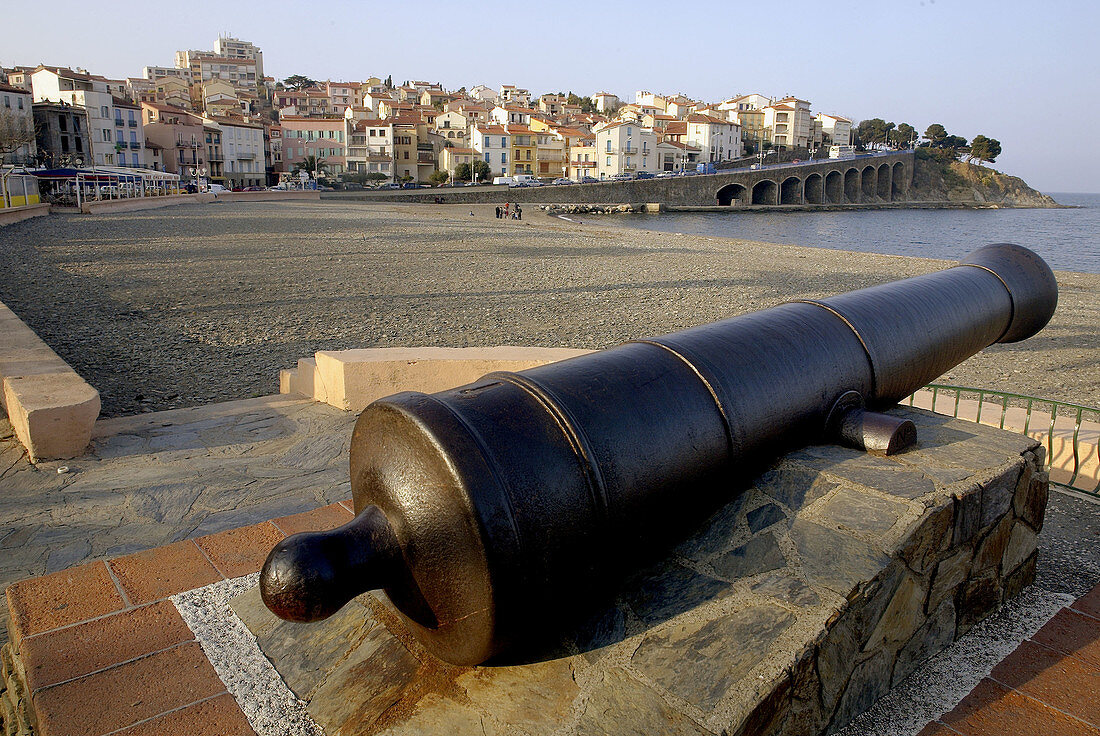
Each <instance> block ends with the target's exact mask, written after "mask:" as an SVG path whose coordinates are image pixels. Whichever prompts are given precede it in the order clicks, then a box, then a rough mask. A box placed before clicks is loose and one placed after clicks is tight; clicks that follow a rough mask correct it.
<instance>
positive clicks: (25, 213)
mask: <svg viewBox="0 0 1100 736" xmlns="http://www.w3.org/2000/svg"><path fill="white" fill-rule="evenodd" d="M48 214H50V206H49V205H48V204H30V205H26V206H23V207H7V208H4V209H0V227H3V226H5V225H14V224H15V223H17V222H22V221H23V220H29V219H31V218H32V217H42V216H43V215H48Z"/></svg>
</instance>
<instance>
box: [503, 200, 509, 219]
mask: <svg viewBox="0 0 1100 736" xmlns="http://www.w3.org/2000/svg"><path fill="white" fill-rule="evenodd" d="M504 219H505V220H507V219H508V203H507V202H505V203H504Z"/></svg>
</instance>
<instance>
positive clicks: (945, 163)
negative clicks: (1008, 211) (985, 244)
mask: <svg viewBox="0 0 1100 736" xmlns="http://www.w3.org/2000/svg"><path fill="white" fill-rule="evenodd" d="M909 198H910V199H911V200H913V201H916V202H946V203H951V204H955V205H971V206H975V207H1061V206H1062V205H1060V204H1058V203H1057V202H1055V201H1054V199H1053V198H1052V197H1050V196H1048V195H1046V194H1043V193H1042V192H1040V191H1038V190H1036V189H1032V188H1031V187H1029V186H1028V185H1027V182H1025V181H1024V180H1023V179H1021V178H1020V177H1018V176H1009V175H1008V174H1004V173H1001V172H1000V171H997V170H996V169H991V168H988V167H986V166H978V165H977V164H972V163H967V162H965V161H951V160H943V159H940V158H937V157H936V156H935V155H930V154H929V153H927V152H926V151H923V150H922V149H917V154H916V165H915V166H914V168H913V186H912V188H911V189H910V192H909Z"/></svg>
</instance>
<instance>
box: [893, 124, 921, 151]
mask: <svg viewBox="0 0 1100 736" xmlns="http://www.w3.org/2000/svg"><path fill="white" fill-rule="evenodd" d="M891 138H892V140H893V141H894V143H895V145H899V146H900V145H903V144H906V145H908V144H909V143H910V142H911V141H915V140H916V139H917V130H916V128H914V127H913V126H912V125H910V124H909V123H898V127H897V130H895V131H894V133H893V135H892V136H891Z"/></svg>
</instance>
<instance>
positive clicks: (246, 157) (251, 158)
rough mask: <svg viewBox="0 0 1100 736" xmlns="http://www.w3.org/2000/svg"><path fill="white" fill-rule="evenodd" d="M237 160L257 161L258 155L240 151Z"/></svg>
mask: <svg viewBox="0 0 1100 736" xmlns="http://www.w3.org/2000/svg"><path fill="white" fill-rule="evenodd" d="M237 160H238V161H255V160H256V154H254V153H252V152H250V151H238V152H237Z"/></svg>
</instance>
